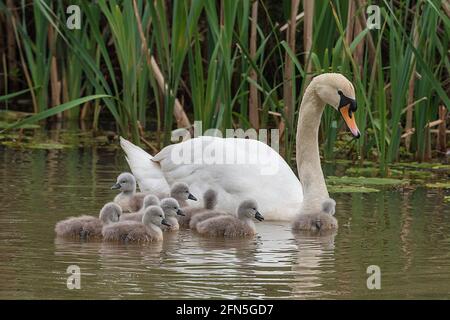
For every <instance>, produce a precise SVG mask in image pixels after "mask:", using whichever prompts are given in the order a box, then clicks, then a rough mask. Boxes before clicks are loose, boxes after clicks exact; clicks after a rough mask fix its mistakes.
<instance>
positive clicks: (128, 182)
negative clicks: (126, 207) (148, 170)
mask: <svg viewBox="0 0 450 320" xmlns="http://www.w3.org/2000/svg"><path fill="white" fill-rule="evenodd" d="M111 189H113V190H115V189H118V190H120V191H122V192H134V191H136V179H135V178H134V176H133V175H132V174H131V173H128V172H124V173H121V174H120V175H119V176H118V177H117V181H116V183H115V184H114V185H113V186H112V187H111Z"/></svg>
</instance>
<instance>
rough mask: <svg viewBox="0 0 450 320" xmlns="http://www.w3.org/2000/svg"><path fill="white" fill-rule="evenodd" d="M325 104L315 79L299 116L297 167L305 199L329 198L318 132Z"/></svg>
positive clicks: (305, 96)
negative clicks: (317, 89)
mask: <svg viewBox="0 0 450 320" xmlns="http://www.w3.org/2000/svg"><path fill="white" fill-rule="evenodd" d="M324 107H325V104H324V103H323V102H322V101H321V100H320V99H319V97H318V96H317V95H316V93H315V92H314V81H313V82H311V84H310V85H309V86H308V87H307V88H306V90H305V94H304V96H303V100H302V103H301V105H300V113H299V117H298V126H297V138H296V143H297V144H296V152H297V156H296V158H297V169H298V175H299V178H300V182H301V183H302V186H303V196H304V201H305V199H311V198H313V199H323V198H328V197H329V195H328V190H327V186H326V184H325V179H324V177H323V172H322V167H321V166H320V156H319V142H318V133H319V125H320V119H321V117H322V112H323V109H324Z"/></svg>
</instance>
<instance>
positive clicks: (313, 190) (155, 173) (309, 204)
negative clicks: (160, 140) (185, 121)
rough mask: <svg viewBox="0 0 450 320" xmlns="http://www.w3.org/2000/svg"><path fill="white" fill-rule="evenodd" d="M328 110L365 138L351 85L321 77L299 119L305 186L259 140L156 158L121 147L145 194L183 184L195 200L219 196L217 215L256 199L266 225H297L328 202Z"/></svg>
mask: <svg viewBox="0 0 450 320" xmlns="http://www.w3.org/2000/svg"><path fill="white" fill-rule="evenodd" d="M326 104H329V105H331V106H332V107H333V108H335V109H336V110H337V111H339V112H340V113H341V115H342V117H343V119H344V121H345V122H346V124H347V126H348V127H349V129H350V131H351V133H352V134H353V135H354V136H355V137H359V135H360V133H359V130H358V127H357V126H356V122H355V117H354V116H353V113H354V112H355V111H356V101H355V90H354V88H353V85H352V83H351V82H350V81H349V80H347V78H345V77H344V76H343V75H341V74H337V73H325V74H321V75H319V76H316V77H315V78H314V79H313V80H312V81H311V83H310V84H309V86H308V87H307V88H306V90H305V94H304V96H303V99H302V103H301V106H300V111H299V117H298V125H297V136H296V160H297V169H298V173H299V178H300V180H299V179H298V178H297V177H296V175H295V174H294V172H293V171H292V169H291V168H290V167H289V165H288V164H287V163H286V162H285V161H284V159H283V158H282V157H281V156H280V155H279V154H278V153H277V152H276V151H275V150H274V149H272V148H271V147H269V146H268V145H267V144H265V143H262V142H260V141H257V140H250V139H237V138H219V137H209V136H201V137H198V138H194V139H189V140H186V141H183V142H181V143H178V144H173V145H170V146H167V147H165V148H164V149H162V150H161V151H160V152H159V153H158V154H157V155H155V156H154V157H152V156H151V155H150V154H148V153H147V152H145V151H144V150H142V149H141V148H139V147H138V146H135V145H134V144H132V143H130V142H129V141H127V140H125V139H123V138H120V144H121V146H122V149H123V150H124V151H125V153H126V159H127V161H128V164H129V166H130V168H131V171H132V172H133V175H134V176H135V177H136V179H137V182H138V184H139V187H140V188H141V190H142V191H152V190H155V189H157V190H161V189H164V190H167V191H168V190H169V186H170V185H172V184H174V183H175V182H179V181H182V182H185V183H187V184H188V185H189V188H190V190H191V191H192V192H193V193H194V194H203V193H204V192H205V191H206V190H208V189H213V190H216V191H217V193H218V201H217V206H216V209H217V210H224V211H227V212H235V211H236V209H237V206H238V205H239V203H241V202H242V201H243V200H244V199H247V198H253V199H255V200H256V202H257V203H258V205H259V208H260V210H261V212H264V218H265V219H266V220H292V219H293V218H294V217H295V216H296V215H297V214H304V213H309V214H316V213H317V214H319V213H320V214H322V210H321V209H322V204H323V202H324V201H326V200H327V199H329V195H328V190H327V187H326V184H325V179H324V176H323V173H322V168H321V166H320V156H319V145H318V130H319V125H320V119H321V116H322V112H323V110H324V108H325V105H326ZM195 205H196V206H199V205H200V204H195ZM332 211H333V212H334V208H333V210H332ZM320 219H321V217H318V220H320Z"/></svg>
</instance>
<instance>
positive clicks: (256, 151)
mask: <svg viewBox="0 0 450 320" xmlns="http://www.w3.org/2000/svg"><path fill="white" fill-rule="evenodd" d="M233 155H234V157H233ZM227 157H232V158H234V161H232V162H231V163H229V162H228V160H229V159H228V158H227ZM184 159H187V160H189V161H184V162H183V160H184ZM153 161H157V162H158V163H159V164H160V166H161V170H162V172H163V173H164V176H165V178H166V180H167V181H168V182H169V184H172V183H174V182H175V181H182V182H185V183H187V184H188V185H189V188H190V190H191V191H192V193H194V194H203V193H204V192H205V191H206V190H208V189H213V190H215V191H216V192H217V194H218V198H217V209H220V210H224V211H227V212H235V211H236V209H237V205H238V204H239V203H240V202H241V201H242V200H244V199H246V198H253V199H255V200H256V201H257V202H258V204H259V206H260V208H261V211H263V212H264V213H265V215H264V217H265V218H266V219H268V220H290V219H292V218H293V217H294V216H295V214H296V213H297V212H298V208H299V206H300V204H301V202H302V200H303V191H302V186H301V183H300V181H299V180H298V178H297V177H296V175H295V174H294V172H293V171H292V169H291V168H290V167H289V165H288V164H287V163H286V162H285V161H284V159H283V158H282V157H281V156H280V155H279V154H278V153H277V152H276V151H275V150H274V149H272V148H271V147H269V146H268V145H266V144H264V143H262V142H260V141H257V140H250V139H233V138H228V139H224V138H218V137H207V136H203V137H199V138H195V139H190V140H187V141H184V142H181V143H178V144H174V145H170V146H167V147H166V148H164V149H163V150H161V151H160V152H159V153H158V154H157V155H155V157H154V158H153ZM270 186H276V188H273V187H272V188H271V187H270ZM280 195H282V197H281V196H280ZM192 205H193V206H199V204H192Z"/></svg>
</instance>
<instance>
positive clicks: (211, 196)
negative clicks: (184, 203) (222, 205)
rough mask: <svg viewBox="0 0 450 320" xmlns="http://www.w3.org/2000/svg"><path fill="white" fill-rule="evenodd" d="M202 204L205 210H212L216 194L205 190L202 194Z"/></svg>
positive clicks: (215, 203)
mask: <svg viewBox="0 0 450 320" xmlns="http://www.w3.org/2000/svg"><path fill="white" fill-rule="evenodd" d="M203 202H204V206H205V209H208V210H212V209H214V208H215V207H216V205H217V192H216V191H215V190H213V189H208V190H206V191H205V193H204V194H203Z"/></svg>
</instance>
